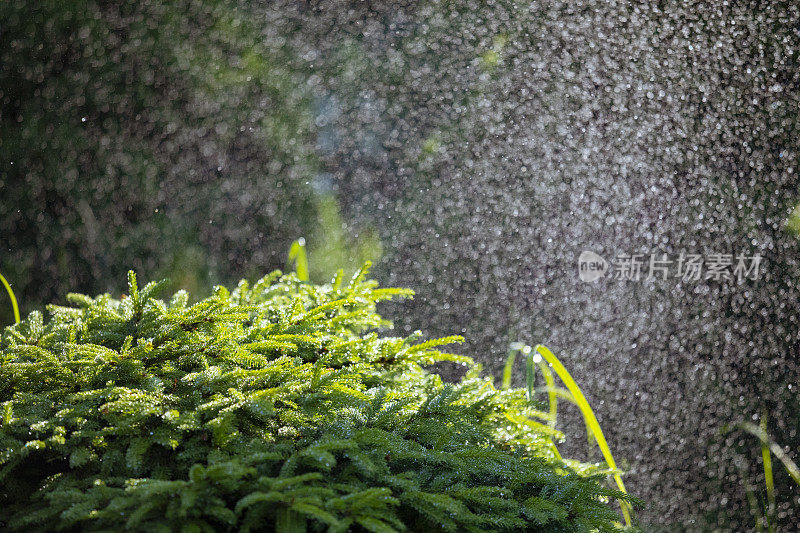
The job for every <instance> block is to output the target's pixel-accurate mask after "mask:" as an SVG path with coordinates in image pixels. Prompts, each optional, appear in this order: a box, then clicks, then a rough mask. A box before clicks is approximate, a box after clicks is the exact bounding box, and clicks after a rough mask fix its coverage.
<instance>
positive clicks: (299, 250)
mask: <svg viewBox="0 0 800 533" xmlns="http://www.w3.org/2000/svg"><path fill="white" fill-rule="evenodd" d="M292 261H295V265H296V269H295V271H296V272H297V277H298V278H300V280H301V281H308V255H307V254H306V240H305V239H304V238H302V237H300V238H299V239H297V240H296V241H294V242H293V243H292V246H291V248H289V264H291V263H292Z"/></svg>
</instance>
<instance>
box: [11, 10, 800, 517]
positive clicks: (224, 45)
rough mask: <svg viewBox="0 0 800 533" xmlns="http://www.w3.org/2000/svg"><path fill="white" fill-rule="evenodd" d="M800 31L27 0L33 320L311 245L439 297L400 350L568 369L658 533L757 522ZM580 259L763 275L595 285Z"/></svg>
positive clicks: (17, 69) (790, 361)
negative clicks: (413, 342)
mask: <svg viewBox="0 0 800 533" xmlns="http://www.w3.org/2000/svg"><path fill="white" fill-rule="evenodd" d="M798 28H800V10H799V8H798V6H797V5H795V4H794V3H793V2H788V1H787V2H778V1H768V2H737V3H735V5H734V4H732V3H718V2H698V3H693V4H691V5H687V4H684V3H682V2H677V1H675V2H670V1H667V2H613V1H612V2H602V3H600V2H594V3H583V2H553V3H547V4H546V5H542V4H536V3H521V2H512V1H510V0H496V1H477V0H472V1H467V2H450V1H426V2H407V3H403V2H361V1H349V0H347V1H346V0H340V1H331V2H244V1H241V2H236V1H213V0H197V1H167V2H150V1H143V2H136V3H112V2H96V1H95V2H88V1H87V2H82V1H74V2H40V3H35V4H32V3H28V2H19V1H13V0H9V1H6V2H3V3H2V4H0V239H2V244H3V246H2V252H3V253H2V256H0V272H2V273H3V274H4V275H5V276H6V277H7V278H8V279H9V280H10V281H12V283H13V286H14V288H15V290H16V292H17V295H18V297H19V298H20V301H21V305H22V307H23V310H24V311H30V310H33V309H36V308H39V307H41V306H42V305H43V304H44V303H46V302H49V301H52V300H56V301H61V300H63V296H64V294H65V293H66V292H69V291H80V292H88V293H97V292H104V291H112V292H114V293H118V292H119V291H120V290H122V288H123V287H124V280H125V275H124V274H125V272H126V271H127V270H128V269H129V268H134V269H136V270H137V271H138V272H139V273H140V276H143V277H145V278H148V279H153V278H159V277H165V276H166V277H169V278H170V279H171V280H172V287H173V288H178V287H182V288H187V289H189V290H191V291H193V293H194V294H197V295H198V296H201V295H203V294H204V293H207V292H208V291H209V289H210V285H211V284H212V283H227V284H230V283H234V282H235V281H236V280H238V279H239V278H240V277H242V276H250V277H255V276H258V275H261V274H262V273H265V272H268V271H270V270H272V269H274V268H284V267H285V266H286V253H287V251H288V248H289V244H290V243H291V242H292V241H293V240H295V239H296V238H298V237H301V236H303V237H305V238H306V241H307V242H308V248H309V255H310V262H311V267H312V279H314V280H315V281H325V280H326V279H327V278H328V277H329V276H330V275H331V274H332V273H333V272H334V270H335V269H336V268H338V267H339V266H342V267H345V268H346V269H347V270H350V271H352V270H354V269H355V268H356V267H357V265H359V264H360V263H361V262H363V261H364V260H366V259H372V260H375V261H376V266H375V270H374V275H375V276H376V277H377V278H378V279H379V280H380V281H381V282H382V283H384V284H390V285H400V286H409V287H412V288H414V289H416V290H417V292H418V297H417V298H416V299H415V300H414V301H413V302H412V303H404V304H402V305H389V306H387V307H386V308H385V309H384V311H385V313H386V314H387V315H389V317H390V318H392V319H394V320H395V322H396V325H397V332H398V334H406V333H408V332H411V331H413V330H415V329H422V330H423V331H425V332H426V334H429V335H431V336H435V335H446V334H451V333H462V334H464V335H465V336H466V337H467V339H468V342H467V344H466V345H465V346H464V347H463V348H462V350H461V351H462V352H464V353H466V354H468V355H471V356H474V357H476V358H477V359H479V360H480V361H481V362H483V363H484V365H485V367H486V368H487V370H488V371H490V372H492V373H494V374H495V375H497V374H498V373H499V371H500V369H501V367H502V364H503V362H504V358H505V353H506V349H507V347H508V344H509V342H511V341H517V340H519V341H523V342H528V343H537V342H542V343H545V344H547V345H549V346H550V347H551V348H552V349H553V350H554V351H555V353H556V354H557V355H559V357H561V358H562V360H563V361H564V363H565V365H566V366H567V368H569V369H570V371H571V372H572V374H573V376H574V377H575V378H576V380H577V381H578V383H580V384H581V386H582V387H583V388H584V391H585V393H586V395H587V397H588V398H589V401H590V402H591V403H592V405H593V406H594V407H595V410H596V411H597V413H598V417H599V419H600V421H601V424H602V425H603V428H604V430H605V432H606V435H607V437H608V440H609V443H610V445H611V448H612V450H613V451H614V453H615V455H616V456H617V458H618V460H619V461H618V462H621V463H622V464H624V465H625V466H626V469H627V470H628V472H627V477H626V479H627V480H628V482H627V484H628V488H629V489H630V490H631V491H632V492H633V493H635V494H637V495H639V496H641V497H643V498H644V499H645V500H646V502H647V504H648V506H647V508H646V509H645V510H644V511H643V512H642V513H641V517H642V520H643V522H644V524H645V525H646V529H647V530H652V529H656V528H666V529H674V530H681V531H683V530H700V531H706V530H708V531H711V530H723V531H742V530H748V529H752V528H753V525H754V524H755V518H754V515H755V514H758V510H756V511H754V510H753V509H751V507H750V505H749V504H748V503H747V497H746V496H747V495H746V492H747V491H746V488H747V487H748V486H753V487H755V490H756V492H757V495H760V496H761V497H762V498H763V497H764V492H763V490H762V489H761V488H760V487H763V486H764V479H763V471H762V470H761V465H760V463H759V461H760V459H759V457H760V450H759V446H758V441H757V440H755V439H754V438H753V437H751V436H748V435H745V434H743V433H741V432H738V433H737V432H734V433H730V434H727V435H723V433H722V428H723V427H724V426H725V425H726V424H728V425H731V424H735V423H736V422H739V421H744V420H746V421H754V420H756V421H757V419H758V417H760V416H761V415H762V413H764V412H765V411H766V413H767V418H768V428H769V431H770V434H771V435H772V436H773V437H774V438H775V440H776V441H777V442H779V443H780V444H781V445H783V446H785V447H786V448H785V449H786V451H787V453H789V455H790V456H792V457H794V458H795V459H797V455H796V453H797V451H798V448H799V447H800V434H798V420H799V418H798V416H800V406H798V404H797V387H798V386H800V383H798V376H800V365H798V356H799V355H800V346H798V338H799V337H798V319H799V318H800V317H799V316H798V303H800V285H799V284H798V282H799V281H800V279H798V259H800V255H798V252H800V241H799V240H798V238H797V234H796V229H797V228H798V227H800V223H798V220H799V219H798V218H796V217H793V215H792V213H793V210H794V208H795V206H796V205H797V202H798V199H800V190H799V188H798V185H800V181H799V180H798V178H797V172H798V166H800V152H799V151H798V148H800V146H798V140H797V139H798V133H799V132H798V128H799V126H800V113H799V112H800V90H799V89H798V88H799V87H800V79H799V78H800V69H798V68H797V65H798V53H800V34H798V31H799V30H798ZM583 250H591V251H594V252H596V253H598V254H600V255H601V256H603V257H605V258H606V259H608V260H612V259H613V258H614V257H615V256H616V255H618V254H635V253H639V254H643V255H644V256H645V257H646V258H647V257H649V255H650V254H657V255H661V254H668V255H669V256H670V257H672V258H675V257H677V256H678V255H679V254H681V253H687V254H704V255H707V254H711V253H727V254H732V255H737V254H745V255H748V256H752V255H755V254H758V255H761V256H762V257H763V258H764V259H763V267H762V272H761V275H760V276H759V277H758V279H755V280H745V281H744V282H742V283H738V282H737V281H735V280H733V281H726V280H722V281H717V280H713V279H701V280H699V281H697V282H694V281H682V280H680V279H675V278H670V279H666V280H661V279H655V280H644V279H643V280H640V281H627V282H626V281H624V280H613V279H608V278H606V279H603V280H601V281H599V282H597V283H595V284H587V283H584V282H582V281H580V280H579V279H578V275H577V257H578V255H579V254H580V253H581V251H583ZM0 319H2V322H3V323H10V322H11V315H10V308H9V306H7V305H0ZM516 371H517V377H516V379H517V380H519V381H517V383H521V376H522V368H521V363H520V367H519V368H517V369H516ZM563 411H564V413H563V417H562V420H561V424H562V425H563V426H564V427H565V429H566V430H567V433H568V435H569V439H568V442H567V443H566V444H565V448H564V449H565V450H566V451H567V452H568V453H570V454H571V455H574V456H575V457H578V458H594V459H595V460H599V456H598V455H597V453H596V452H595V451H593V449H592V448H591V447H589V446H588V445H587V443H586V442H585V438H584V437H583V426H582V421H581V419H580V415H579V413H577V412H574V411H571V410H569V408H565V409H564V410H563ZM593 454H594V455H593ZM781 468H782V467H780V465H778V464H777V463H776V474H775V476H776V493H777V495H778V509H777V510H776V513H775V516H776V517H777V519H778V524H779V526H781V527H782V528H783V529H791V528H792V527H793V525H794V524H796V523H797V522H798V520H800V515H799V514H798V507H800V505H799V502H798V497H799V496H800V492H798V488H797V487H796V486H795V485H794V484H793V482H792V481H791V480H790V479H789V478H788V476H787V475H785V472H784V471H783V470H782V469H781Z"/></svg>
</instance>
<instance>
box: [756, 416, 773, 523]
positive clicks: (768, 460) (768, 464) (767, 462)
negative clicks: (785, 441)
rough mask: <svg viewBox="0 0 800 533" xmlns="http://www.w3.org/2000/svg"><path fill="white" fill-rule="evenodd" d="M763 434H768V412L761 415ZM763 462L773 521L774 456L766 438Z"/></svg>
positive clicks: (769, 516) (769, 509)
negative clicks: (770, 451) (771, 454)
mask: <svg viewBox="0 0 800 533" xmlns="http://www.w3.org/2000/svg"><path fill="white" fill-rule="evenodd" d="M759 429H760V430H761V434H762V435H766V434H767V414H766V413H764V414H763V415H762V416H761V427H760V428H759ZM761 462H762V464H763V465H764V484H765V485H766V486H767V520H768V523H769V522H771V519H772V516H773V514H774V512H775V481H774V479H773V477H772V457H771V456H770V453H769V444H768V443H767V442H766V440H765V439H761Z"/></svg>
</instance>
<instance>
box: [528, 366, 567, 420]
mask: <svg viewBox="0 0 800 533" xmlns="http://www.w3.org/2000/svg"><path fill="white" fill-rule="evenodd" d="M530 360H531V361H533V356H531V357H530ZM536 363H537V365H538V366H539V371H541V373H542V375H543V376H544V382H545V384H546V385H547V400H548V403H549V405H550V425H551V426H552V427H555V426H556V421H557V419H558V418H557V417H558V399H557V390H556V381H555V379H553V372H551V371H550V367H549V366H547V363H545V362H544V361H542V360H541V359H540V360H539V361H537V362H536ZM564 392H566V391H564ZM567 399H569V400H570V401H573V402H574V401H575V399H574V398H572V395H569V398H567Z"/></svg>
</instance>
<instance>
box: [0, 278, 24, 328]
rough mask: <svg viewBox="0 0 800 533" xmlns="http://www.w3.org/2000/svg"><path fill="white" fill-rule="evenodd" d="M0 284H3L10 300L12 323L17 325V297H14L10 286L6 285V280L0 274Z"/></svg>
mask: <svg viewBox="0 0 800 533" xmlns="http://www.w3.org/2000/svg"><path fill="white" fill-rule="evenodd" d="M0 282H2V283H3V285H4V286H5V288H6V291H8V297H9V298H11V308H12V309H13V310H14V323H15V324H19V306H18V305H17V297H16V296H14V291H13V290H11V285H10V284H9V283H8V281H6V278H5V277H3V275H2V274H0Z"/></svg>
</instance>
